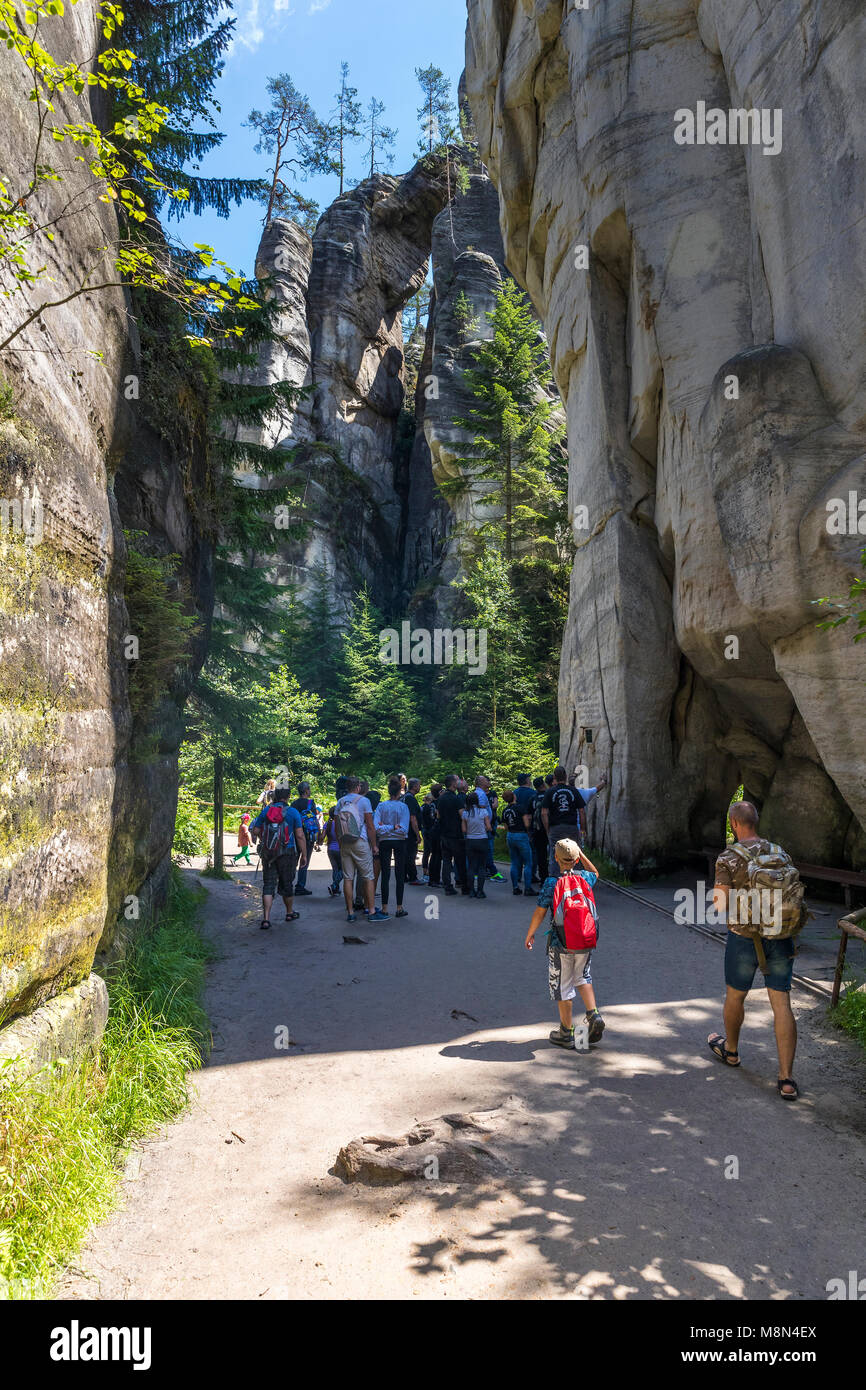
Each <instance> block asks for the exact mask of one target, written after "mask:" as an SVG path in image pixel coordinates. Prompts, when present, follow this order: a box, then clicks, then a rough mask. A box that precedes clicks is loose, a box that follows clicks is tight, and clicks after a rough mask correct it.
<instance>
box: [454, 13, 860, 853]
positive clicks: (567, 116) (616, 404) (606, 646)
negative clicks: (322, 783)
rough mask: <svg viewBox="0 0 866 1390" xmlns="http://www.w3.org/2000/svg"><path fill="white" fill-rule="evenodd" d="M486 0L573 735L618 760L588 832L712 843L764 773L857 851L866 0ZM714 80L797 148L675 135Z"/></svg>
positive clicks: (770, 797) (806, 833)
mask: <svg viewBox="0 0 866 1390" xmlns="http://www.w3.org/2000/svg"><path fill="white" fill-rule="evenodd" d="M468 9H469V27H468V33H467V73H466V87H467V92H468V95H469V99H470V102H471V105H472V110H473V114H474V118H475V123H476V127H477V130H478V134H479V140H480V147H481V154H482V158H483V159H484V160H485V161H486V162H487V164H488V166H489V170H490V174H491V176H492V178H493V180H494V182H495V183H496V185H497V187H498V191H499V198H500V210H501V225H502V231H503V236H504V241H505V250H506V263H507V265H508V268H509V270H510V271H511V272H512V274H513V275H514V276H515V277H516V279H517V280H518V281H519V282H520V283H521V284H522V285H524V286H525V288H526V289H527V290H528V292H529V293H530V295H531V297H532V298H533V300H534V302H535V304H536V307H537V309H538V311H539V313H540V314H541V315H542V317H543V319H544V322H545V326H546V330H547V335H548V338H549V342H550V350H551V359H552V364H553V368H554V373H555V376H556V380H557V383H558V385H559V389H560V391H561V393H562V397H563V400H564V402H565V404H566V408H567V412H568V424H569V428H568V435H569V451H570V507H571V515H572V518H573V525H574V544H575V561H574V572H573V578H572V586H571V604H570V616H569V621H568V627H567V631H566V634H565V641H564V645H563V652H562V666H561V680H560V722H561V733H562V745H561V751H562V756H563V758H564V759H565V760H566V761H567V762H568V763H570V764H573V763H578V762H587V763H589V764H590V766H591V767H592V769H593V771H594V772H596V771H600V770H601V769H602V768H603V767H604V768H607V769H609V771H610V774H611V787H610V790H609V792H608V793H607V794H605V796H604V797H603V798H601V797H600V798H597V800H596V802H595V803H594V809H593V812H592V816H591V819H592V820H594V821H595V825H594V837H593V838H594V839H595V842H596V843H599V844H603V845H604V846H605V848H607V849H608V850H609V851H610V852H611V853H612V854H614V855H615V856H617V857H618V858H620V859H623V860H625V861H627V862H629V863H631V864H634V863H638V862H640V861H642V860H649V861H650V862H652V860H653V859H654V858H656V857H659V856H664V855H666V854H668V853H670V852H672V851H676V850H680V851H681V850H682V848H683V847H684V846H687V845H689V844H694V845H700V844H701V843H703V842H709V843H718V842H719V839H720V836H721V830H722V825H723V816H724V808H725V806H726V804H727V801H728V799H729V798H730V795H731V793H732V792H733V791H734V790H735V788H736V787H737V785H738V783H739V782H740V781H743V782H744V783H745V787H746V792H747V794H751V795H752V796H754V797H755V798H756V799H757V800H759V801H760V802H762V803H763V817H764V818H763V828H764V829H765V831H766V832H767V833H768V834H772V835H773V836H775V837H777V838H779V839H782V840H784V842H785V843H786V845H788V847H789V848H790V849H791V851H792V852H793V853H795V855H797V856H800V857H802V858H804V859H810V860H819V859H820V860H823V861H825V862H832V863H837V864H842V863H855V864H859V865H862V864H863V863H866V833H864V825H866V715H864V702H863V689H864V686H863V680H864V666H866V661H864V656H866V653H864V649H863V646H862V645H860V646H859V647H857V646H854V644H853V643H852V640H851V638H852V633H851V632H850V630H849V629H848V628H842V629H840V630H839V631H837V632H835V633H828V632H820V631H817V630H816V619H817V618H818V617H819V616H820V615H819V614H816V611H815V609H814V607H812V606H811V605H812V603H813V600H815V599H817V598H819V597H821V596H824V595H834V594H842V593H845V592H847V589H848V586H849V584H850V582H851V578H852V576H853V574H854V573H855V571H856V568H857V563H858V556H859V551H860V549H861V548H862V546H863V543H864V542H863V536H862V535H856V534H849V535H843V536H835V535H830V534H829V533H828V530H827V526H826V521H827V509H826V503H827V501H828V500H829V499H831V498H833V497H837V498H843V497H847V495H848V492H849V490H857V489H859V495H860V496H863V495H864V492H866V466H864V450H866V353H864V336H866V307H864V305H866V296H864V280H866V218H864V206H863V204H864V197H866V179H864V168H863V159H864V154H863V151H864V129H863V117H862V113H861V111H860V105H859V104H858V94H859V92H860V91H861V89H862V80H861V78H860V71H861V66H862V64H861V55H862V53H863V50H864V43H866V16H864V13H863V11H862V7H860V6H857V5H847V4H839V5H834V6H826V5H822V4H820V3H817V0H815V3H805V4H804V3H800V0H797V3H793V0H791V2H790V3H789V0H780V3H776V4H773V5H761V4H759V3H757V0H661V3H660V2H659V0H606V2H605V3H604V4H590V6H589V7H588V9H586V10H580V9H577V8H575V7H573V6H572V5H570V4H567V3H563V2H562V0H536V2H535V3H532V0H522V2H521V3H517V0H469V5H468ZM701 101H703V102H705V103H706V104H707V107H709V108H721V109H723V110H725V111H727V110H729V109H731V108H766V109H767V110H768V111H769V112H770V113H773V112H777V111H779V112H781V113H782V116H783V126H782V131H783V142H782V148H781V151H780V152H779V153H777V154H765V153H764V152H763V150H762V148H761V147H760V146H756V145H752V144H750V145H741V144H724V145H722V144H717V145H714V146H710V145H697V144H695V145H680V144H677V143H676V142H675V140H674V125H675V112H676V111H677V110H678V109H680V108H688V109H691V110H693V111H697V104H698V102H701ZM581 248H586V252H587V253H588V259H584V253H583V252H582V251H581ZM584 267H586V268H584ZM731 378H736V390H737V391H738V394H737V395H736V398H733V397H734V391H735V388H734V387H733V386H732V384H731ZM729 397H730V398H729ZM584 509H585V510H584ZM588 730H589V731H591V735H592V743H591V745H590V744H589V743H588V737H589V735H588V733H587V731H588Z"/></svg>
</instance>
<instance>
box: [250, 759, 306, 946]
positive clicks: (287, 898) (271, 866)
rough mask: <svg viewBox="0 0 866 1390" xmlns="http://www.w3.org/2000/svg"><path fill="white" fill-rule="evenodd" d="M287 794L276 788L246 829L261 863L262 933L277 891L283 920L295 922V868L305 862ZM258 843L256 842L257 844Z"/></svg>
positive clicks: (298, 823) (298, 827)
mask: <svg viewBox="0 0 866 1390" xmlns="http://www.w3.org/2000/svg"><path fill="white" fill-rule="evenodd" d="M291 794H292V793H291V791H290V789H289V788H288V787H277V788H276V789H275V791H274V794H273V798H272V800H271V803H270V805H267V806H264V807H263V808H262V810H261V811H260V812H259V814H258V815H257V816H256V818H255V820H254V821H253V823H252V825H251V826H250V838H251V839H252V840H253V841H255V842H256V843H258V851H259V858H260V859H261V861H262V921H261V929H262V931H268V930H269V929H270V925H271V908H272V906H273V902H274V896H275V894H276V893H277V891H278V890H279V893H280V896H281V897H282V899H283V902H284V903H285V905H286V921H287V922H296V921H297V920H298V918H299V917H300V915H301V914H300V913H299V912H295V901H294V893H295V889H294V878H295V869H296V868H297V867H298V865H300V866H301V867H302V868H303V866H304V865H305V864H306V862H307V842H306V839H305V837H304V832H303V829H302V827H301V817H300V815H299V814H298V812H297V811H296V810H295V809H294V807H293V806H290V805H289V797H290V796H291ZM259 842H260V843H259Z"/></svg>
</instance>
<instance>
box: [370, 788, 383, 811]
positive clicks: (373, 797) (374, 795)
mask: <svg viewBox="0 0 866 1390" xmlns="http://www.w3.org/2000/svg"><path fill="white" fill-rule="evenodd" d="M367 800H368V801H369V803H370V805H371V806H372V808H373V810H374V811H375V809H376V807H377V806H378V805H379V802H380V801H381V800H382V793H381V792H367Z"/></svg>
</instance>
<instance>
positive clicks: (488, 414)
mask: <svg viewBox="0 0 866 1390" xmlns="http://www.w3.org/2000/svg"><path fill="white" fill-rule="evenodd" d="M487 318H488V320H489V321H490V324H491V326H492V329H493V336H492V337H491V338H490V339H489V340H487V341H485V342H482V343H480V344H479V345H478V346H477V347H476V348H475V349H474V350H473V351H472V354H471V356H472V365H471V366H469V367H467V368H466V371H465V373H464V382H465V384H466V385H467V386H468V387H469V389H470V390H471V392H472V395H473V397H474V398H475V404H474V406H473V407H472V408H471V410H470V412H469V415H468V416H467V417H466V418H463V419H459V420H457V421H456V422H455V423H457V424H459V425H460V426H461V427H462V428H463V429H465V430H467V431H468V432H469V434H470V439H469V440H468V441H465V442H464V443H463V445H462V457H461V458H460V460H459V462H460V464H461V465H462V471H461V476H460V477H458V478H457V479H456V481H454V482H453V483H451V484H450V485H449V484H446V485H445V486H444V488H443V491H444V492H445V493H446V494H448V495H451V496H454V495H456V494H459V493H461V492H463V493H465V492H467V491H469V490H470V489H471V490H472V491H473V492H474V493H475V495H476V496H480V497H481V498H482V499H483V502H484V505H485V507H486V508H491V509H493V511H494V515H493V516H492V517H491V519H490V520H489V521H486V522H485V523H484V524H483V525H481V526H480V527H478V528H477V531H478V534H479V535H480V536H484V537H488V538H490V539H491V540H493V541H494V542H497V543H500V544H501V545H502V548H503V551H504V554H505V558H506V560H507V561H508V562H511V561H512V560H513V559H514V558H515V555H516V553H517V551H518V549H519V548H523V547H525V546H526V545H527V544H528V543H529V542H533V541H538V540H539V539H548V540H550V539H553V538H554V537H555V535H556V533H557V530H561V529H562V527H563V525H564V518H565V501H566V497H565V489H566V480H567V472H566V459H565V452H564V449H563V443H562V441H563V438H564V435H565V427H564V425H562V424H561V423H559V422H558V421H557V418H556V416H557V408H556V406H555V404H554V401H553V399H552V391H551V388H552V379H551V374H550V364H549V361H548V357H547V348H546V345H545V343H544V340H543V338H542V337H541V334H540V332H539V329H538V324H537V322H536V320H535V318H534V316H533V313H532V310H531V308H530V305H529V302H528V300H527V299H526V297H525V295H524V294H523V293H522V292H521V290H520V289H519V288H518V286H517V285H516V284H515V282H514V281H513V280H511V279H508V280H506V281H505V283H504V284H503V286H502V289H501V290H500V291H499V292H498V293H497V295H496V302H495V305H494V308H493V310H492V312H491V313H489V314H488V315H487Z"/></svg>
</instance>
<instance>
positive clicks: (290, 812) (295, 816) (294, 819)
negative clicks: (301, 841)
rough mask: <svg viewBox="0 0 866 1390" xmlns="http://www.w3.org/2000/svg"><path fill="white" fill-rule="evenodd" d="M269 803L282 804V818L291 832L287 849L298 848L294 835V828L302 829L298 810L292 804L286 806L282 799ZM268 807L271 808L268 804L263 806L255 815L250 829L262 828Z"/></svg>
mask: <svg viewBox="0 0 866 1390" xmlns="http://www.w3.org/2000/svg"><path fill="white" fill-rule="evenodd" d="M271 805H274V806H282V808H283V820H284V821H285V823H286V825H287V826H288V827H289V829H290V830H291V832H292V842H291V844H290V845H289V849H290V850H291V849H297V848H298V841H297V838H296V836H295V831H296V830H302V829H303V823H302V821H301V816H300V812H299V811H296V810H295V808H294V806H287V805H286V803H285V802H284V801H274V802H272V803H271ZM270 809H271V808H270V806H266V807H265V808H264V810H262V811H260V812H259V814H258V815H257V816H256V818H255V820H254V821H253V823H252V825H251V826H250V830H253V829H258V830H262V829H263V828H264V824H265V817H266V815H267V813H268V811H269V810H270ZM307 848H308V849H309V845H308V846H307Z"/></svg>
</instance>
